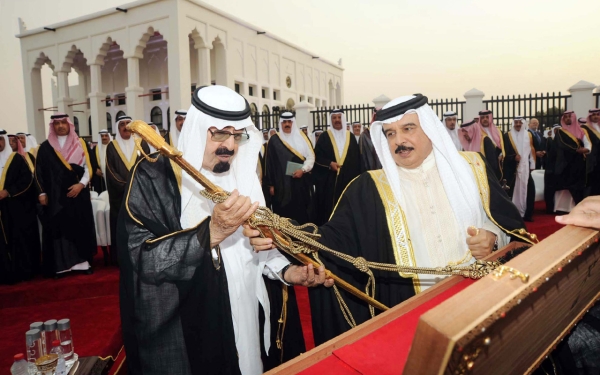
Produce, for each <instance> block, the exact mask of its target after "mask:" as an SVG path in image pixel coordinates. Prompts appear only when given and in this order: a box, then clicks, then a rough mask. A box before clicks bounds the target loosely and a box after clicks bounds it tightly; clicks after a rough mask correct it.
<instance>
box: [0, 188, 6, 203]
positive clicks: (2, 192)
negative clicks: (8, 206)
mask: <svg viewBox="0 0 600 375" xmlns="http://www.w3.org/2000/svg"><path fill="white" fill-rule="evenodd" d="M4 198H8V190H6V189H4V190H0V201H1V200H2V199H4Z"/></svg>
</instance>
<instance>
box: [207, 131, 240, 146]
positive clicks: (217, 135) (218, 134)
mask: <svg viewBox="0 0 600 375" xmlns="http://www.w3.org/2000/svg"><path fill="white" fill-rule="evenodd" d="M208 131H209V132H210V134H211V135H212V136H211V139H212V140H213V141H215V142H225V141H226V140H228V139H229V137H231V136H233V141H234V142H235V143H243V142H246V141H247V140H248V139H250V134H248V133H230V132H226V131H224V130H210V129H208Z"/></svg>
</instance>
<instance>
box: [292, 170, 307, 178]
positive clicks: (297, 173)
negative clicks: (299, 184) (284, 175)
mask: <svg viewBox="0 0 600 375" xmlns="http://www.w3.org/2000/svg"><path fill="white" fill-rule="evenodd" d="M303 175H304V171H303V170H302V169H298V170H297V171H296V172H294V174H293V175H292V177H293V178H302V176H303Z"/></svg>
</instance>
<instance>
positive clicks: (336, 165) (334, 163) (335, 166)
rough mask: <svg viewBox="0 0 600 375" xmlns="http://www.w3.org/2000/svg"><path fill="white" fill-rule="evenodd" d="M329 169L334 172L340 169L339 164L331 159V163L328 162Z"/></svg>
mask: <svg viewBox="0 0 600 375" xmlns="http://www.w3.org/2000/svg"><path fill="white" fill-rule="evenodd" d="M329 169H331V170H332V171H334V172H337V171H338V169H340V165H339V164H338V163H336V162H335V161H332V162H331V164H329Z"/></svg>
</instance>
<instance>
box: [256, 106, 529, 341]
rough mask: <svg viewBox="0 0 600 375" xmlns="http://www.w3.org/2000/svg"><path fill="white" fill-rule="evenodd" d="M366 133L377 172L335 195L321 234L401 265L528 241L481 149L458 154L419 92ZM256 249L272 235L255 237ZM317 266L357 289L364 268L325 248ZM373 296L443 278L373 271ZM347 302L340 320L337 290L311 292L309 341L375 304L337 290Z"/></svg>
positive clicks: (326, 240)
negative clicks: (376, 158) (377, 161)
mask: <svg viewBox="0 0 600 375" xmlns="http://www.w3.org/2000/svg"><path fill="white" fill-rule="evenodd" d="M376 120H377V121H375V122H374V123H373V125H372V126H371V136H372V138H373V144H374V145H375V148H376V150H377V154H378V155H379V158H380V160H381V163H382V165H383V169H382V170H378V171H369V172H367V173H363V174H362V175H361V176H360V177H359V178H357V179H356V180H354V181H353V182H352V183H350V185H349V186H348V188H347V189H346V191H345V192H344V194H343V195H342V197H341V199H340V201H339V203H338V205H337V208H336V210H335V212H334V213H333V215H332V218H331V220H330V221H329V222H328V223H327V224H325V225H323V226H321V227H320V228H319V233H320V234H321V236H322V237H321V239H320V242H321V243H322V244H324V245H326V246H328V247H329V248H332V249H335V250H338V251H343V252H344V253H347V254H349V255H351V256H352V257H364V258H365V259H366V260H368V261H373V262H383V263H388V264H397V265H401V266H416V267H438V266H446V265H448V264H455V265H466V264H470V263H472V262H474V261H475V259H481V258H483V257H485V256H486V255H488V254H490V253H491V252H492V251H493V250H494V249H496V248H500V247H503V246H505V245H506V244H508V242H509V241H510V240H511V238H519V239H521V240H524V241H527V242H531V239H530V238H529V237H527V236H525V235H521V234H520V232H519V230H520V229H522V228H524V223H523V221H522V219H521V217H520V215H519V212H518V211H517V209H516V208H515V206H514V205H513V204H512V202H511V201H510V200H509V199H508V196H507V195H506V193H504V191H503V190H502V188H501V187H500V185H499V183H498V180H497V179H496V177H495V176H494V174H493V172H492V171H491V169H490V168H489V166H488V165H487V163H486V162H485V159H483V158H482V157H481V155H480V154H478V153H474V152H462V153H459V152H458V151H457V150H456V147H455V146H454V144H453V142H452V140H451V139H450V136H449V135H448V133H447V132H446V131H445V130H444V125H442V123H441V122H440V120H439V119H438V118H437V116H436V114H435V113H434V112H433V110H432V109H431V108H430V107H429V106H428V105H427V98H426V97H424V96H422V95H420V94H418V95H414V96H406V97H401V98H398V99H395V100H392V101H391V102H390V103H388V104H386V105H385V106H384V107H383V109H382V110H380V111H378V112H377V119H376ZM244 233H245V234H246V235H248V236H250V237H253V238H252V240H251V243H252V244H253V246H254V247H255V248H257V249H261V248H262V247H261V245H262V244H264V243H269V241H271V240H270V239H262V238H257V237H255V236H256V235H257V233H254V232H253V231H251V230H249V229H247V230H245V231H244ZM319 259H320V260H321V261H322V262H323V264H324V265H325V267H326V268H327V269H329V270H331V271H332V272H333V273H335V274H336V275H338V276H340V277H341V278H342V279H344V280H346V281H347V282H349V283H351V284H352V285H354V286H355V287H357V288H358V289H360V290H365V285H366V284H367V281H368V276H367V274H365V273H363V272H361V271H359V270H358V269H356V268H354V266H353V265H352V264H349V263H346V262H345V261H342V260H341V259H339V258H336V257H333V256H331V255H330V254H329V253H325V252H319ZM373 273H374V276H375V280H376V289H375V295H374V298H376V299H377V300H379V301H380V302H382V303H383V304H385V305H387V306H389V307H393V306H395V305H397V304H399V303H401V302H403V301H405V300H407V299H408V298H410V297H412V296H414V295H415V294H417V293H420V292H422V291H423V290H425V289H427V288H429V287H431V286H432V285H434V284H435V283H436V282H438V281H439V280H441V279H442V278H443V276H438V275H424V274H399V273H392V272H381V271H376V270H373ZM338 291H339V293H340V294H341V297H342V299H343V300H344V302H345V303H346V305H347V306H348V308H349V311H350V313H351V314H350V315H348V318H347V319H346V318H345V317H344V314H342V311H341V309H340V305H339V302H338V299H337V297H336V295H335V293H334V292H335V291H334V290H331V289H325V288H313V289H311V290H310V304H311V309H312V317H313V331H314V334H315V344H317V345H319V344H322V343H323V342H325V341H326V340H329V339H331V338H333V337H335V336H337V335H339V334H341V333H343V332H345V331H347V330H348V329H350V328H351V327H352V326H354V325H357V324H361V323H363V322H364V321H366V320H368V319H369V318H370V317H371V316H372V314H374V313H375V312H373V313H372V312H370V309H369V308H368V305H367V304H366V303H365V302H363V301H361V300H359V299H357V298H355V297H353V296H352V295H350V294H349V293H346V292H345V291H344V290H341V289H338Z"/></svg>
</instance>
